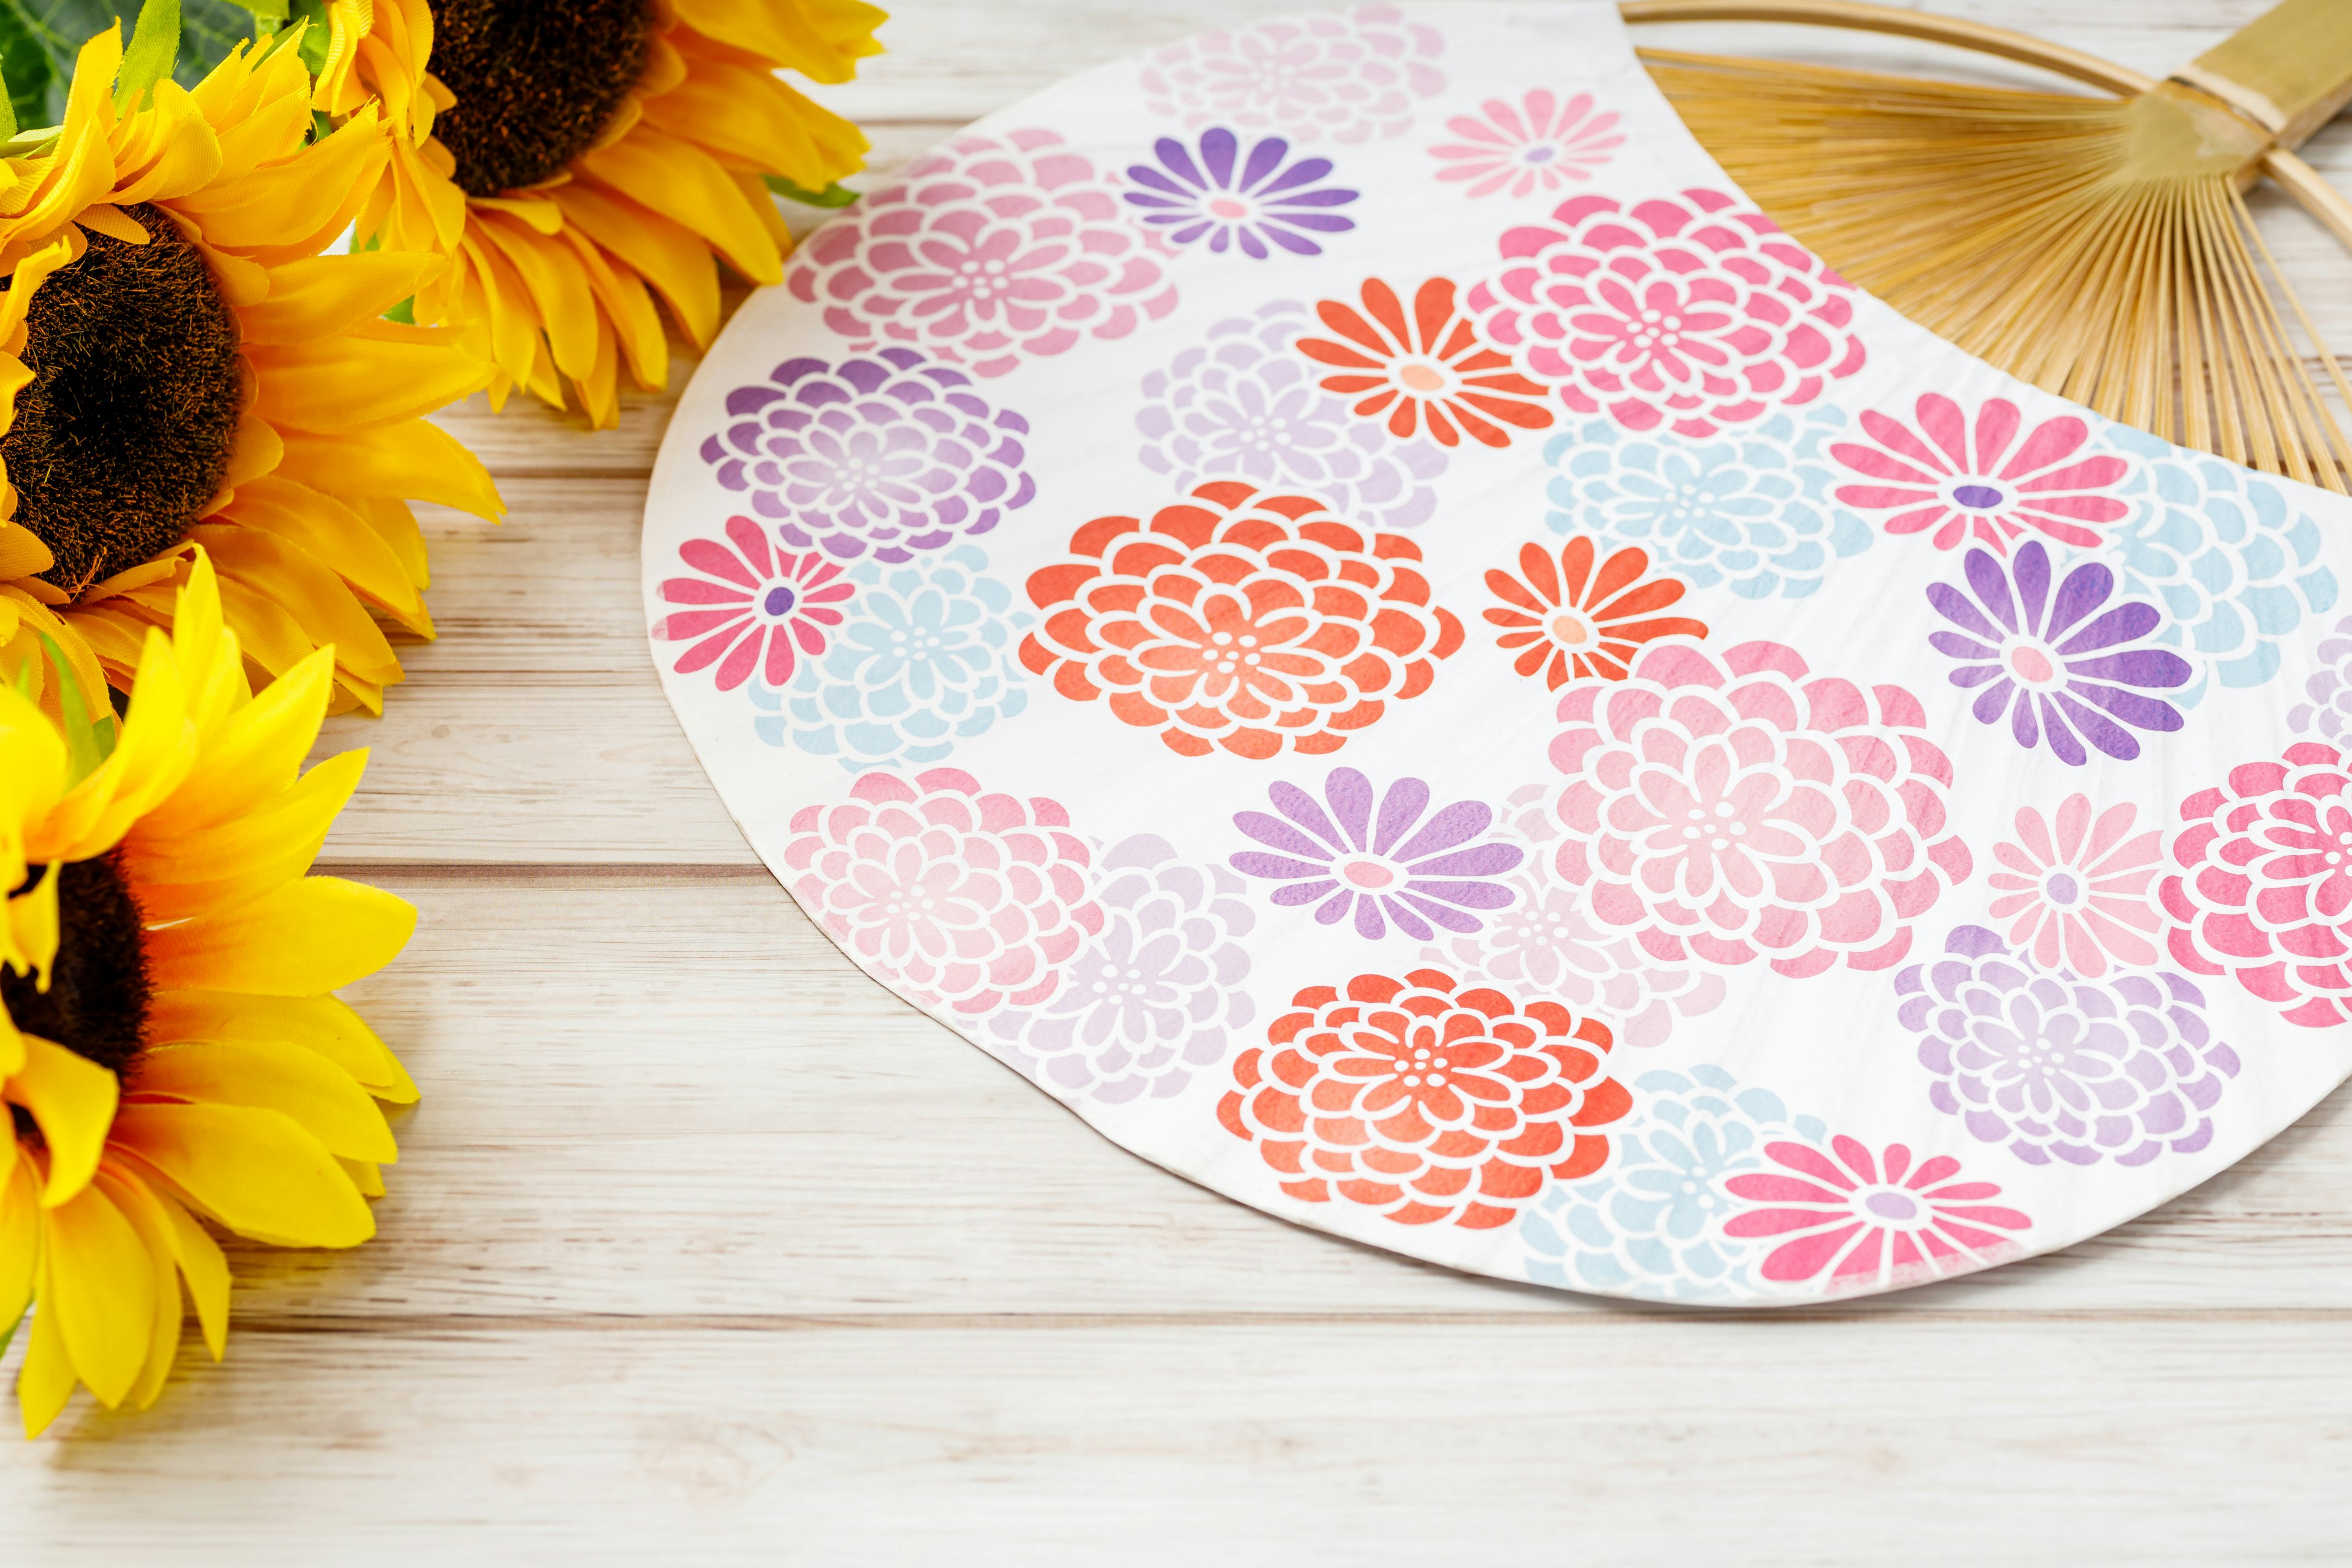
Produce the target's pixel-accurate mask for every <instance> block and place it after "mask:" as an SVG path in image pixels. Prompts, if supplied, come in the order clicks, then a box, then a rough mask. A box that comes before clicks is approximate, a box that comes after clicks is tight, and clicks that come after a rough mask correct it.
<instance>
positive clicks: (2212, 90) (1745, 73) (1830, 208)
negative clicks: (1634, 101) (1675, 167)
mask: <svg viewBox="0 0 2352 1568" xmlns="http://www.w3.org/2000/svg"><path fill="white" fill-rule="evenodd" d="M1627 10H1628V15H1629V16H1633V18H1634V19H1636V20H1642V19H1670V18H1675V17H1682V16H1688V17H1693V18H1696V17H1697V16H1702V15H1705V16H1717V17H1725V16H1738V17H1742V18H1757V17H1770V16H1782V17H1785V18H1786V19H1790V20H1806V21H1832V22H1839V23H1842V24H1843V25H1848V26H1870V27H1875V28H1878V29H1879V30H1888V31H1902V32H1908V33H1913V34H1916V35H1919V36H1927V37H1941V38H1943V39H1944V40H1945V41H1953V42H1973V43H1976V44H1977V45H1978V47H1995V48H1996V52H2000V53H2005V54H2010V55H2011V56H2012V58H2038V52H2037V51H2036V50H2034V49H2033V48H2032V41H2031V40H2026V39H2022V38H2021V37H2018V36H2017V35H1995V34H1993V32H1992V30H1990V29H1985V28H1976V27H1971V26H1969V25H1967V24H1953V25H1950V28H1949V31H1946V30H1945V29H1943V28H1941V27H1939V26H1937V24H1935V23H1934V22H1933V21H1932V20H1931V19H1928V18H1924V17H1922V16H1920V15H1919V14H1916V13H1882V12H1881V11H1880V8H1878V7H1874V6H1861V5H1821V4H1817V3H1816V4H1805V3H1802V0H1800V3H1798V4H1795V5H1786V4H1783V5H1772V4H1769V3H1759V4H1751V5H1738V6H1734V5H1673V4H1668V5H1638V6H1637V5H1629V6H1628V7H1627ZM1996 38H1997V39H1998V40H1999V43H1998V44H1991V45H1989V44H1988V43H1987V42H1986V40H1988V39H1996ZM2297 44H2299V45H2300V46H2301V48H2300V50H2299V51H2298V50H2297V49H2295V48H2294V46H2295V45H2297ZM2000 45H2013V46H2015V47H2000ZM2049 52H2050V54H2051V55H2053V56H2056V57H2064V58H2065V59H2066V60H2067V61H2069V62H2074V63H2079V62H2081V61H2082V60H2084V57H2078V56H2072V55H2071V54H2070V53H2069V52H2068V51H2060V50H2054V49H2053V50H2051V51H2049ZM1642 58H1643V63H1644V64H1645V65H1647V66H1648V67H1649V68H1650V71H1651V74H1652V75H1653V77H1654V79H1656V80H1657V82H1658V85H1659V87H1660V88H1661V89H1662V90H1664V93H1665V94H1666V96H1667V97H1668V98H1669V99H1670V100H1672V101H1673V103H1674V105H1675V109H1676V110H1679V111H1680V112H1681V114H1682V117H1683V119H1684V121H1685V123H1686V124H1688V125H1689V127H1690V129H1691V132H1692V133H1693V134H1694V135H1696V137H1697V138H1698V140H1699V141H1700V142H1702V143H1704V144H1705V145H1706V149H1707V151H1708V152H1709V153H1713V154H1714V155H1715V157H1716V159H1717V162H1719V163H1722V164H1723V165H1724V167H1725V168H1726V170H1727V171H1728V172H1729V173H1730V174H1731V175H1732V177H1733V178H1734V179H1736V180H1737V181H1738V182H1739V184H1741V185H1742V186H1743V187H1745V188H1746V190H1747V191H1748V193H1749V194H1750V195H1752V196H1753V197H1754V198H1755V199H1756V201H1757V202H1758V203H1759V205H1761V206H1762V207H1763V208H1764V210H1765V211H1766V212H1767V213H1769V215H1770V216H1772V217H1773V219H1774V220H1775V221H1777V222H1779V223H1780V225H1781V226H1783V227H1784V228H1786V229H1787V230H1788V231H1789V232H1790V233H1791V234H1792V235H1794V236H1796V237H1797V238H1799V239H1800V240H1801V241H1803V242H1804V243H1805V244H1806V245H1807V246H1808V247H1811V249H1813V250H1814V251H1816V252H1817V253H1819V254H1820V255H1821V256H1822V257H1823V258H1826V259H1827V260H1828V261H1829V262H1830V263H1831V265H1832V266H1834V267H1836V268H1838V269H1839V270H1840V271H1841V272H1843V273H1844V274H1845V275H1846V276H1847V277H1848V278H1850V279H1853V281H1854V282H1855V283H1857V284H1859V285H1861V286H1862V287H1864V288H1865V289H1870V290H1871V291H1872V292H1873V293H1875V294H1877V295H1879V296H1880V297H1881V298H1883V299H1885V300H1887V301H1888V302H1889V303H1891V304H1893V305H1895V307H1896V308H1897V309H1899V310H1903V311H1904V312H1905V313H1906V314H1907V315H1909V316H1910V317H1911V318H1912V319H1914V320H1915V321H1918V322H1920V323H1921V324H1922V325H1924V326H1926V327H1927V328H1929V329H1930V330H1931V331H1936V332H1937V333H1938V334H1939V335H1941V336H1943V337H1945V338H1948V339H1949V340H1950V341H1951V342H1954V343H1957V344H1958V345H1959V346H1960V347H1962V348H1964V349H1967V350H1968V351H1969V352H1970V353H1975V354H1977V355H1979V356H1980V357H1982V358H1984V359H1987V360H1990V362H1992V363H1995V364H1997V365H2000V367H2001V368H2002V369H2004V370H2007V371H2008V372H2010V373H2011V374H2013V375H2016V376H2018V377H2019V378H2021V379H2022V380H2026V381H2030V382H2032V383H2033V384H2036V385H2038V386H2041V387H2043V388H2045V389H2047V390H2049V391H2051V392H2054V393H2058V394H2060V395H2063V396H2066V397H2070V398H2073V399H2074V400H2076V401H2077V402H2080V403H2084V404H2087V405H2090V406H2091V407H2093V408H2095V409H2097V410H2098V411H2099V412H2101V413H2102V414H2105V415H2107V416H2110V417H2111V418H2115V419H2117V420H2120V421H2122V422H2124V423H2126V424H2129V425H2135V426H2139V427H2140V428H2142V429H2145V430H2149V431H2153V432H2155V433H2156V434H2158V435H2159V436H2163V437H2166V438H2168V439H2169V440H2173V441H2177V442H2179V443H2180V444H2181V445H2184V446H2189V447H2199V448H2201V449H2203V450H2206V451H2210V452H2214V453H2218V454H2220V455H2221V456H2222V457H2225V458H2231V459H2232V460H2233V461H2236V462H2240V463H2243V464H2246V465H2248V466H2249V467H2252V468H2263V469H2267V470H2269V471H2271V472H2273V473H2278V474H2284V475H2285V476H2287V477H2289V478H2292V479H2301V480H2304V481H2305V482H2306V483H2311V484H2317V485H2324V486H2326V487H2327V488H2329V489H2336V490H2339V491H2342V490H2347V489H2352V440H2347V434H2346V429H2345V424H2344V422H2343V417H2342V414H2341V405H2339V406H2338V408H2336V409H2331V407H2330V403H2329V400H2328V398H2327V397H2326V392H2328V391H2333V392H2334V393H2335V394H2336V396H2337V397H2339V398H2341V399H2343V401H2344V403H2345V404H2352V386H2347V383H2346V379H2345V375H2344V373H2343V371H2342V370H2341V368H2340V367H2339V366H2338V365H2337V363H2336V359H2335V357H2334V356H2333V355H2332V354H2331V353H2328V352H2327V350H2326V346H2325V345H2324V344H2323V343H2322V342H2320V340H2319V335H2318V331H2317V330H2316V328H2315V326H2314V324H2313V322H2312V321H2311V318H2310V316H2309V314H2308V312H2306V311H2305V309H2304V307H2303V305H2302V303H2301V302H2300V301H2299V300H2297V299H2296V298H2295V295H2294V290H2293V289H2292V288H2291V287H2289V285H2288V283H2287V280H2286V279H2285V278H2284V276H2283V275H2282V274H2281V272H2280V270H2279V268H2278V266H2277V264H2276V262H2275V260H2274V258H2273V257H2272V255H2271V252H2270V250H2269V248H2268V247H2267V246H2266V245H2265V244H2264V243H2263V237H2262V234H2261V232H2260V231H2259V229H2258V228H2257V227H2256V226H2255V224H2254V221H2253V218H2252V214H2251V213H2250V212H2249V210H2248V208H2247V205H2246V200H2245V196H2244V195H2243V192H2244V190H2245V188H2246V187H2247V186H2249V185H2250V184H2252V183H2253V181H2254V180H2255V179H2256V178H2258V177H2259V176H2260V175H2261V174H2262V173H2263V167H2264V163H2265V160H2266V159H2272V160H2273V161H2275V159H2274V155H2275V154H2276V153H2278V152H2279V150H2281V149H2284V148H2287V147H2292V146H2293V145H2294V144H2295V143H2296V142H2300V141H2301V140H2302V138H2303V137H2304V136H2305V135H2307V134H2309V132H2310V131H2311V130H2312V129H2314V128H2315V127H2316V125H2317V124H2318V123H2320V122H2322V121H2324V120H2325V119H2326V116H2327V115H2328V114H2331V113H2333V112H2334V110H2335V109H2336V107H2337V106H2338V105H2340V104H2341V102H2342V101H2343V98H2344V94H2345V91H2346V89H2347V88H2352V0H2289V4H2288V5H2282V6H2280V7H2278V8H2277V9H2275V10H2273V12H2272V13H2270V14H2269V15H2268V16H2265V17H2264V18H2263V20H2262V21H2260V22H2258V23H2256V24H2255V25H2254V26H2253V27H2251V28H2249V29H2247V30H2246V32H2244V33H2242V34H2240V35H2239V36H2238V37H2237V38H2235V39H2233V40H2231V43H2230V44H2225V45H2223V46H2222V47H2221V48H2218V49H2216V50H2213V51H2211V52H2210V53H2209V54H2208V55H2206V56H2205V57H2202V58H2200V60H2199V61H2198V62H2197V64H2196V65H2195V66H2192V67H2190V68H2187V69H2185V70H2184V71H2183V72H2182V73H2181V78H2179V79H2174V80H2170V81H2166V82H2162V83H2147V82H2144V81H2143V82H2140V83H2139V86H2140V87H2141V88H2143V89H2145V90H2141V91H2138V92H2137V93H2136V94H2134V95H2131V96H2124V97H2091V96H2084V95H2081V94H2071V93H2063V92H2032V91H2020V90H2015V89H2003V88H1994V87H1979V86H1971V85H1968V84H1964V83H1955V82H1939V81H1928V80H1922V79H1914V78H1909V77H1903V76H1893V75H1886V74H1883V73H1878V72H1872V71H1860V70H1851V69H1844V68H1832V67H1824V66H1815V65H1802V64H1794V63H1784V62H1780V61H1774V60H1764V59H1738V58H1725V57H1717V56H1709V55H1697V54H1686V53H1681V52H1677V51H1672V50H1663V49H1645V50H1643V54H1642ZM2331 62H2332V63H2331ZM2042 63H2049V62H2042ZM2092 63H2093V64H2095V63H2096V62H2092ZM2060 68H2067V65H2066V64H2061V67H2060ZM2266 71H2267V74H2265V73H2266ZM2069 74H2074V75H2078V76H2090V75H2095V76H2097V77H2099V78H2102V79H2104V80H2105V82H2106V83H2107V84H2108V85H2110V86H2115V85H2118V84H2121V83H2125V82H2128V81H2130V80H2132V79H2131V78H2130V77H2129V74H2128V73H2126V72H2122V71H2120V70H2115V69H2106V70H2102V71H2097V72H2092V71H2086V70H2081V69H2070V70H2069ZM2295 167H2296V168H2297V169H2299V170H2301V171H2302V172H2303V173H2304V174H2308V173H2309V171H2308V169H2307V166H2305V165H2302V164H2301V163H2299V161H2298V162H2296V163H2295ZM2297 184H2298V185H2299V186H2301V187H2304V188H2298V189H2297V190H2296V192H2295V194H2296V195H2298V196H2300V197H2303V198H2304V199H2305V200H2306V201H2310V200H2312V199H2313V195H2314V193H2313V192H2312V191H2311V190H2309V189H2308V187H2309V186H2312V185H2315V184H2316V181H2315V180H2309V181H2301V182H2297ZM2332 195H2333V194H2332V193H2324V192H2323V193H2321V194H2320V195H2319V201H2320V203H2321V204H2323V205H2328V206H2330V207H2331V209H2333V208H2340V207H2341V205H2342V204H2341V198H2340V197H2338V198H2333V201H2332V202H2328V200H2327V198H2329V197H2332ZM2322 216H2323V217H2324V218H2326V219H2327V220H2328V221H2330V222H2331V226H2336V227H2337V228H2338V232H2339V234H2343V233H2344V226H2343V224H2342V222H2341V219H2342V216H2343V215H2342V214H2341V213H2340V212H2338V211H2335V210H2330V211H2326V212H2323V213H2322ZM2345 237H2347V239H2348V240H2352V234H2347V235H2346V236H2345Z"/></svg>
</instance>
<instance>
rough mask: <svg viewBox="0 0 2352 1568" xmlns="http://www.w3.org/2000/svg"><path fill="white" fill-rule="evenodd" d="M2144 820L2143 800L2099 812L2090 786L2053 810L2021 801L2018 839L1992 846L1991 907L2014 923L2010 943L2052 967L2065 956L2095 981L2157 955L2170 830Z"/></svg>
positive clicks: (2148, 961) (2063, 961)
mask: <svg viewBox="0 0 2352 1568" xmlns="http://www.w3.org/2000/svg"><path fill="white" fill-rule="evenodd" d="M2135 826H2139V824H2138V811H2137V807H2135V806H2133V805H2129V804H2125V805H2111V806H2109V807H2107V809H2106V810H2105V811H2101V812H2094V811H2093V809H2092V806H2091V798H2090V796H2088V795H2068V796H2067V797H2066V798H2065V800H2064V801H2063V802H2061V803H2060V805H2059V806H2058V809H2057V810H2056V811H2054V812H2052V813H2051V814H2050V815H2049V816H2046V817H2045V816H2043V815H2042V813H2041V812H2039V811H2036V810H2035V809H2034V808H2033V807H2032V806H2030V805H2029V806H2025V807H2023V808H2021V810H2020V811H2019V812H2018V814H2017V837H2016V838H2014V839H2013V840H2010V841H2006V842H2003V843H2000V844H1996V845H1994V846H1993V849H1992V856H1993V859H1994V860H1995V861H1997V862H1998V863H1999V864H1998V866H1997V867H1996V868H1995V869H1994V871H1993V873H1992V876H1991V878H1990V881H1991V884H1992V891H1993V900H1992V915H1993V918H1994V919H1996V920H2000V921H2007V922H2008V931H2009V940H2010V942H2011V944H2012V945H2013V946H2015V947H2017V948H2018V949H2019V950H2020V951H2021V952H2027V953H2030V954H2032V959H2033V962H2034V963H2037V964H2039V965H2041V966H2042V968H2044V969H2057V968H2059V967H2061V966H2062V965H2063V967H2065V968H2067V969H2071V970H2073V971H2074V973H2077V974H2080V975H2082V976H2084V978H2085V979H2090V980H2096V979H2097V978H2098V977H2099V976H2101V975H2102V974H2105V973H2107V971H2108V970H2110V969H2113V968H2116V967H2117V966H2118V965H2125V964H2152V963H2157V962H2158V959H2159V958H2160V957H2161V954H2160V953H2159V952H2158V948H2157V945H2156V943H2157V934H2158V931H2160V930H2161V929H2162V927H2163V924H2164V920H2163V917H2162V916H2161V915H2159V914H2158V912H2157V908H2156V878H2157V873H2158V871H2159V870H2160V869H2161V868H2162V867H2163V864H2164V835H2163V834H2162V833H2161V832H2159V831H2158V829H2156V828H2154V827H2149V828H2147V831H2145V832H2139V833H2135V832H2134V831H2133V828H2134V827H2135Z"/></svg>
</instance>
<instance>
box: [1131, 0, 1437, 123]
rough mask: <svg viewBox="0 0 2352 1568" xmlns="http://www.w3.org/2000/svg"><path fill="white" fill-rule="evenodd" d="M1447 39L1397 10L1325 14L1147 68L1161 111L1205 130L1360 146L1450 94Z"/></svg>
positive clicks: (1211, 40)
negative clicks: (1214, 124)
mask: <svg viewBox="0 0 2352 1568" xmlns="http://www.w3.org/2000/svg"><path fill="white" fill-rule="evenodd" d="M1444 48H1445V40H1444V37H1443V36H1442V35H1440V34H1439V32H1438V31H1437V29H1436V28H1434V27H1432V26H1429V25H1428V24H1427V23H1424V22H1415V21H1410V20H1408V19H1407V18H1406V16H1405V15H1404V13H1403V12H1402V11H1401V10H1399V9H1398V8H1397V7H1396V6H1394V5H1357V6H1353V7H1351V8H1349V9H1348V10H1344V11H1318V12H1315V13H1313V14H1311V15H1308V16H1287V17H1284V18H1282V19H1281V20H1278V21H1273V22H1263V23H1260V24H1259V25H1258V26H1255V27H1235V28H1230V29H1227V30H1225V31H1223V32H1217V33H1204V34H1202V35H1201V36H1200V37H1196V38H1187V39H1185V40H1184V41H1183V42H1181V43H1177V44H1171V45H1169V46H1168V47H1166V48H1164V49H1160V50H1159V51H1157V52H1156V53H1154V54H1153V55H1151V56H1150V58H1148V59H1146V60H1145V62H1144V67H1143V99H1144V103H1145V105H1146V107H1148V108H1149V109H1150V110H1151V112H1152V113H1154V114H1158V115H1166V116H1170V117H1172V118H1175V119H1177V120H1179V121H1181V123H1182V124H1183V126H1184V127H1185V129H1187V130H1196V129H1198V128H1199V127H1201V126H1203V125H1206V124H1208V123H1210V122H1211V121H1219V122H1222V123H1223V124H1226V125H1238V126H1242V127H1244V129H1248V130H1260V129H1267V130H1275V131H1280V132H1284V133H1286V134H1287V135H1291V136H1296V137H1300V138H1305V139H1310V140H1314V141H1321V142H1342V143H1354V142H1370V141H1374V140H1377V139H1380V138H1382V137H1389V136H1396V135H1401V134H1402V133H1403V132H1405V131H1407V130H1409V129H1411V128H1412V121H1413V113H1414V110H1415V108H1416V106H1417V105H1419V103H1420V102H1421V101H1422V100H1423V99H1427V98H1431V97H1433V96H1435V95H1436V94H1437V93H1439V92H1442V91H1444V89H1445V73H1444V72H1443V71H1441V70H1439V69H1438V68H1437V65H1436V60H1437V58H1438V56H1439V55H1441V54H1442V53H1444Z"/></svg>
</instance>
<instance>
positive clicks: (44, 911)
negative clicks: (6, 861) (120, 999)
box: [0, 860, 62, 1071]
mask: <svg viewBox="0 0 2352 1568" xmlns="http://www.w3.org/2000/svg"><path fill="white" fill-rule="evenodd" d="M61 870H62V868H61V866H60V865H59V864H58V862H57V861H54V860H52V861H51V862H49V864H48V865H47V867H45V868H43V869H42V870H41V872H40V873H39V874H38V876H37V877H36V878H35V879H34V881H33V885H32V887H31V888H29V889H26V891H24V892H21V893H19V894H17V895H16V897H15V898H13V899H10V900H8V909H7V915H6V919H5V921H0V961H5V963H7V964H8V965H9V967H10V968H12V969H15V970H16V971H17V972H18V973H26V972H30V973H31V974H32V976H33V983H34V984H36V985H37V986H39V987H40V989H42V990H43V991H47V989H48V988H49V965H50V964H51V963H54V962H55V961H56V959H57V956H58V877H59V875H60V872H61ZM24 874H25V873H24V872H23V870H22V869H19V870H18V872H17V875H18V876H19V877H22V876H23V875H24ZM9 1070H11V1071H13V1070H15V1069H14V1068H10V1069H9Z"/></svg>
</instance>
